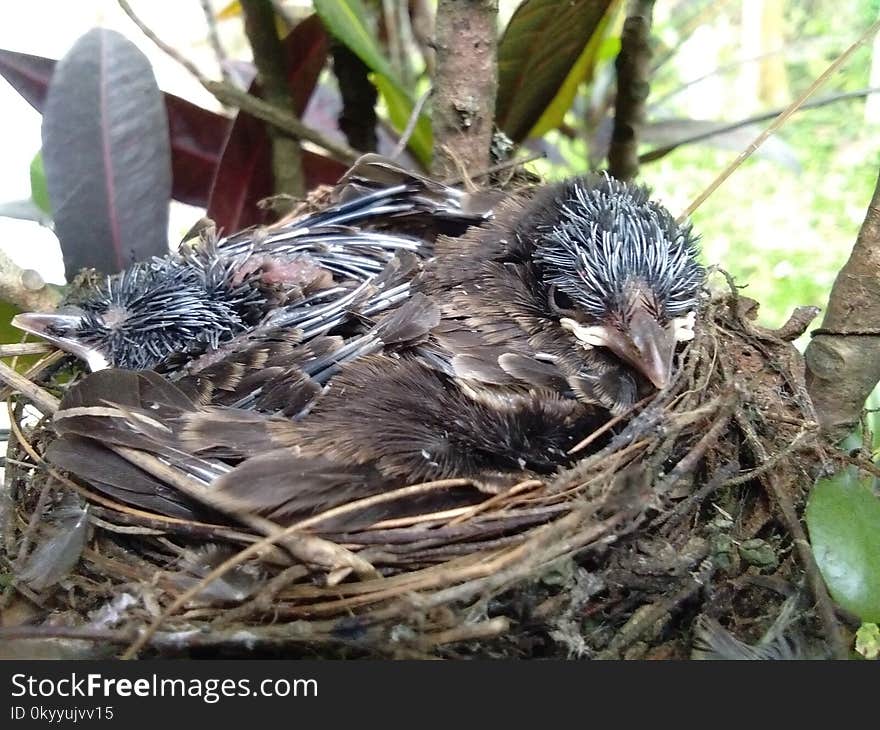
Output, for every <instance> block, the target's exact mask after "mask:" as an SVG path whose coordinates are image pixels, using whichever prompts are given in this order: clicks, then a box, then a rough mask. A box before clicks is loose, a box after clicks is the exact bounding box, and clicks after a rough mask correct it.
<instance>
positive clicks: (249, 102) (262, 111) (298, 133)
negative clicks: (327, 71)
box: [117, 0, 360, 164]
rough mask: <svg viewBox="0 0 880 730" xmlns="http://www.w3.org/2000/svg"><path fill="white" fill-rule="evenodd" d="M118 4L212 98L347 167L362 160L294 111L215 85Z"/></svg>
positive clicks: (123, 2)
mask: <svg viewBox="0 0 880 730" xmlns="http://www.w3.org/2000/svg"><path fill="white" fill-rule="evenodd" d="M117 2H118V3H119V7H121V8H122V10H123V11H124V12H125V14H126V15H128V17H129V18H130V19H131V20H132V22H133V23H134V24H135V25H137V27H138V28H140V30H141V32H142V33H143V34H144V35H145V36H146V37H147V38H149V39H150V40H151V41H153V43H155V44H156V45H157V46H158V47H159V48H160V49H162V50H163V51H164V52H165V53H167V54H168V55H169V56H171V58H173V59H174V60H175V61H177V62H178V63H179V64H180V65H181V66H183V67H184V68H185V69H186V70H187V71H189V72H190V73H191V74H192V75H193V76H195V77H196V79H197V80H198V81H199V83H200V84H201V85H202V86H204V87H205V89H207V90H208V91H209V92H210V93H211V94H213V95H214V97H215V98H216V99H217V101H219V102H220V103H221V104H225V105H227V106H235V107H238V108H239V109H240V110H241V111H243V112H247V113H248V114H250V115H251V116H254V117H256V118H257V119H262V120H263V121H264V122H268V123H269V124H272V125H274V126H276V127H277V128H278V129H280V130H282V131H284V132H288V133H290V134H292V135H293V136H294V137H296V138H297V139H300V140H308V141H309V142H312V143H314V144H316V145H318V146H319V147H321V148H323V149H325V150H327V152H329V153H330V154H331V155H333V157H335V158H336V159H337V160H339V161H341V162H345V163H346V164H351V163H353V162H354V161H355V160H357V159H358V157H360V153H359V152H358V151H357V150H353V149H352V148H351V147H348V146H347V145H344V144H339V143H338V142H334V141H333V140H332V139H329V138H328V137H325V136H324V135H323V134H321V133H320V132H319V131H317V130H315V129H312V128H311V127H309V126H307V125H305V124H303V123H302V121H300V119H299V117H298V116H296V114H294V113H293V112H292V111H289V110H286V109H279V108H278V107H276V106H273V105H272V104H269V103H267V102H265V101H263V100H262V99H258V98H257V97H256V96H253V95H252V94H248V93H247V92H246V91H242V90H241V89H239V88H237V87H236V86H234V85H232V84H229V83H226V82H223V81H213V80H212V79H209V78H207V77H206V76H205V75H204V74H203V73H202V72H201V71H199V69H198V67H197V66H196V65H195V64H194V63H193V62H192V61H190V60H189V59H187V58H186V57H185V56H183V55H182V54H181V53H179V52H178V51H177V50H176V49H175V48H173V47H172V46H169V45H168V44H167V43H165V41H163V40H162V39H161V38H159V36H157V35H156V34H155V33H154V32H153V31H152V30H151V29H150V28H149V26H147V25H146V24H145V23H144V22H143V21H142V20H141V19H140V18H139V17H138V16H137V15H136V14H135V12H134V11H133V10H132V9H131V5H129V4H128V2H127V0H117Z"/></svg>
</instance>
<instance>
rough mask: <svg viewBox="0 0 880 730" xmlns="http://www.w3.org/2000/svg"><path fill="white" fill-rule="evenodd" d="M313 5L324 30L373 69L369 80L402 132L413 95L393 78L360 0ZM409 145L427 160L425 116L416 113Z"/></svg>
mask: <svg viewBox="0 0 880 730" xmlns="http://www.w3.org/2000/svg"><path fill="white" fill-rule="evenodd" d="M314 7H315V12H316V13H317V14H318V15H319V16H320V17H321V20H322V21H323V23H324V26H325V27H326V28H327V30H329V31H330V32H331V33H332V34H333V35H334V36H335V37H336V38H338V39H339V40H340V41H342V42H343V43H344V44H345V45H346V46H347V47H348V48H349V49H350V50H351V51H353V52H354V53H355V54H356V55H357V56H358V58H360V59H361V61H363V62H364V63H365V64H366V65H367V67H368V68H369V69H370V70H371V71H373V75H372V81H373V83H374V84H375V85H376V88H377V89H378V90H379V93H380V94H381V95H382V98H383V99H384V100H385V104H386V105H387V106H388V115H389V117H390V119H391V123H392V124H393V125H394V127H395V129H396V130H397V131H398V132H402V131H403V130H404V129H405V128H406V124H407V122H408V121H409V118H410V115H411V114H412V110H413V107H414V106H415V99H414V98H413V96H412V94H411V93H410V92H408V91H407V90H406V89H405V88H404V86H403V84H402V83H401V82H400V79H398V78H397V76H396V75H395V73H394V69H393V68H392V67H391V64H390V63H389V62H388V59H386V58H385V56H384V54H383V53H382V48H381V47H380V46H379V43H378V42H377V40H376V38H375V36H374V34H373V33H371V32H370V30H369V29H368V28H367V24H366V17H367V11H366V8H365V7H364V5H363V3H362V2H361V1H360V0H315V2H314ZM409 147H410V149H411V150H412V151H413V152H414V153H415V155H416V157H418V158H419V161H420V162H421V163H422V164H425V165H427V164H428V163H429V162H430V160H431V147H432V142H431V124H430V122H429V120H428V118H427V117H426V116H424V115H421V116H420V117H419V121H418V123H417V124H416V129H415V131H414V133H413V135H412V137H411V138H410V141H409Z"/></svg>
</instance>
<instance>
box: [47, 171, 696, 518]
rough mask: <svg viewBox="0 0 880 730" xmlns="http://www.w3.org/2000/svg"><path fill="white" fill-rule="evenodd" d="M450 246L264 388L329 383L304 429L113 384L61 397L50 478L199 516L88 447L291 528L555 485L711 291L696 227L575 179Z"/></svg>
mask: <svg viewBox="0 0 880 730" xmlns="http://www.w3.org/2000/svg"><path fill="white" fill-rule="evenodd" d="M383 169H385V168H383ZM456 233H458V234H460V235H452V236H450V235H441V236H439V237H438V238H437V240H436V243H435V246H434V249H435V255H434V257H433V258H432V259H430V260H429V261H428V262H427V263H426V264H425V265H424V266H423V267H421V268H420V269H419V270H418V273H417V274H416V275H415V277H414V279H413V281H412V283H411V285H410V288H411V293H410V295H409V298H408V299H407V300H406V301H405V302H404V303H403V304H400V305H399V306H398V307H397V308H395V309H393V310H391V311H389V312H386V313H385V314H384V315H383V316H382V318H381V319H379V320H377V321H375V322H374V323H373V324H372V325H370V326H369V327H368V328H367V331H366V332H364V333H360V334H357V335H356V336H354V337H352V338H351V339H350V340H349V341H347V342H346V343H345V345H343V346H342V347H340V348H339V349H337V350H334V351H333V352H331V353H329V354H325V355H323V356H322V355H317V356H315V357H314V358H313V359H311V360H307V361H306V362H304V363H303V364H302V367H299V368H297V369H296V370H295V372H293V373H288V374H286V375H285V374H283V373H281V374H279V375H278V377H277V378H276V379H275V380H274V381H273V384H265V383H264V384H263V386H261V387H263V388H265V387H266V386H267V385H269V387H277V386H278V384H279V383H288V384H290V383H291V382H301V381H302V378H301V376H302V372H303V368H305V369H306V370H308V368H310V367H311V369H312V371H314V370H315V368H316V367H318V366H317V365H316V363H318V364H319V365H320V367H321V368H325V367H328V366H330V367H331V369H332V368H337V369H339V372H338V374H337V373H336V372H335V370H334V371H333V376H332V377H329V378H325V379H323V380H322V381H321V382H322V383H329V384H328V385H326V386H325V387H324V388H323V389H322V393H321V394H320V397H317V396H316V397H314V398H311V400H310V406H309V408H308V409H307V414H306V412H303V410H300V411H298V412H297V413H295V414H290V413H289V414H288V415H295V417H294V418H289V417H285V416H282V415H278V414H277V413H263V412H258V411H255V410H253V409H252V408H250V405H251V404H250V403H248V406H249V408H248V409H246V408H242V407H237V408H236V407H216V406H214V407H210V406H209V407H206V406H205V405H203V402H200V401H199V399H198V397H196V396H195V395H194V393H193V392H192V391H190V390H188V389H187V384H186V381H185V380H183V381H180V382H179V384H178V385H179V386H180V387H178V385H173V384H171V383H169V382H167V381H166V380H163V379H162V378H160V377H159V376H158V375H156V374H154V373H141V374H137V373H126V372H124V371H119V370H109V371H105V372H102V373H97V374H96V375H93V376H91V377H90V378H87V379H86V380H85V381H84V382H82V383H81V384H79V385H78V386H75V387H74V388H72V389H71V391H70V392H69V393H68V395H67V397H66V398H65V400H64V402H63V403H62V409H61V410H60V411H59V413H58V414H57V416H56V420H55V425H56V430H57V431H58V432H59V434H60V435H62V436H63V438H61V439H59V440H58V441H56V442H55V443H54V444H53V445H52V447H51V449H50V452H49V458H50V460H52V461H54V462H55V463H56V464H57V465H59V466H62V467H65V468H68V469H69V470H71V471H73V472H75V473H77V474H79V475H80V476H81V477H83V478H85V479H87V480H89V481H90V483H93V484H96V485H98V486H99V487H101V486H103V488H104V489H105V490H106V491H108V492H109V493H111V494H114V495H115V496H117V497H118V498H123V497H122V496H121V492H122V491H123V490H127V491H125V498H126V499H127V501H130V502H133V503H136V504H141V505H142V506H146V505H145V502H144V501H141V502H138V501H137V500H150V501H151V504H152V503H155V494H156V490H157V489H159V488H161V489H162V490H163V492H162V493H163V495H164V498H167V499H172V498H173V501H175V504H176V505H177V507H175V509H177V510H180V509H183V510H191V509H193V505H191V504H188V503H187V500H183V499H181V498H180V497H179V495H175V494H174V492H173V489H170V488H169V487H168V486H167V485H166V484H164V483H162V481H161V480H158V479H157V478H156V475H147V474H145V473H141V474H140V475H139V477H140V481H139V482H138V484H139V485H140V487H139V488H140V491H141V492H143V496H138V495H133V491H134V490H132V488H131V487H130V485H131V484H133V483H134V480H132V479H128V478H127V477H126V476H125V472H126V470H127V469H129V468H131V469H135V467H133V466H132V465H130V464H128V463H126V462H124V460H122V459H121V458H118V457H114V460H113V465H112V466H107V465H106V464H104V465H101V466H99V467H95V466H93V463H94V461H95V459H94V458H83V457H82V453H83V451H84V449H86V450H87V449H92V450H94V448H95V443H96V442H98V441H100V442H103V443H109V444H119V445H123V446H129V447H134V448H138V449H142V450H145V451H149V452H152V453H155V454H158V455H160V456H161V457H162V459H163V461H165V462H166V463H168V464H170V465H171V466H172V467H173V468H175V469H177V470H179V471H180V473H183V474H186V475H188V476H189V477H191V478H194V479H197V480H199V481H200V482H201V483H203V484H204V485H206V486H209V487H210V490H209V491H210V494H211V500H212V501H211V504H212V505H214V506H220V507H221V508H222V509H224V510H225V511H230V510H231V511H233V512H236V511H241V512H248V513H259V514H263V515H267V516H269V517H271V518H272V519H276V520H280V521H286V520H290V519H294V518H296V517H299V516H302V515H304V514H311V513H314V512H315V511H317V510H321V509H326V508H328V507H332V506H334V505H338V504H341V503H344V502H346V501H348V500H350V499H352V498H356V497H362V496H367V495H370V494H375V493H378V492H381V491H382V490H385V489H388V488H393V487H397V486H403V485H405V484H408V483H414V482H419V481H423V480H431V479H442V478H449V477H464V478H467V479H470V480H471V481H472V482H473V483H474V484H475V485H477V486H478V487H479V488H480V489H482V490H484V491H490V492H494V491H497V490H498V489H499V488H501V487H502V486H504V485H509V484H511V483H513V481H514V480H516V479H521V478H526V477H530V476H534V475H542V474H548V473H552V472H553V471H555V470H556V469H557V468H559V467H560V466H563V465H565V464H566V463H567V462H568V461H569V458H570V457H569V456H568V452H569V450H570V448H571V446H572V445H573V444H574V443H576V442H577V441H578V440H580V439H581V438H583V436H585V435H586V434H588V433H590V432H591V431H592V430H594V429H595V428H597V427H598V426H599V425H601V424H602V423H605V422H606V421H607V420H608V418H609V416H610V414H615V413H621V412H623V411H625V410H626V409H627V408H628V407H629V406H630V405H632V404H633V403H634V402H635V401H636V400H638V399H639V398H640V397H642V396H644V395H646V394H648V393H650V392H652V391H654V390H656V389H662V388H664V387H666V386H667V385H668V384H669V382H670V379H671V376H672V371H673V367H674V354H675V350H676V346H677V344H678V343H681V342H684V341H687V340H688V339H690V338H692V337H693V328H694V324H695V319H696V316H697V314H698V311H699V302H700V295H701V291H702V286H703V280H704V276H705V273H704V269H703V268H702V267H701V266H700V264H699V263H698V261H697V248H696V241H695V238H694V236H693V235H692V233H691V230H690V228H689V226H680V225H678V224H677V223H676V222H675V220H674V218H673V217H672V216H671V215H670V213H669V212H668V211H667V210H666V209H665V208H664V207H663V206H661V205H660V204H658V203H656V202H654V201H652V200H651V199H650V198H649V195H648V192H647V190H646V189H644V188H642V187H639V186H634V185H629V184H624V183H621V182H619V181H616V180H613V179H612V178H610V177H608V176H606V175H588V176H584V177H579V178H575V179H572V180H569V181H567V182H565V183H561V184H557V185H549V186H545V187H540V188H536V189H531V190H526V191H522V192H520V193H516V194H512V195H508V196H506V197H505V198H504V199H503V200H501V201H500V202H497V203H496V204H495V205H494V209H493V212H492V217H491V219H490V220H487V221H485V222H483V223H480V224H479V225H473V226H472V227H470V228H469V229H467V230H466V231H464V232H463V233H462V232H461V231H457V232H456ZM343 351H344V352H345V353H346V354H345V357H346V360H345V362H346V364H344V365H342V366H341V367H338V362H339V360H338V353H340V352H343ZM310 363H311V364H310ZM298 379H299V380H298ZM287 392H288V393H294V392H295V388H294V389H292V390H291V389H288V390H287ZM132 394H134V395H132ZM238 405H242V403H239V404H238ZM265 410H271V409H265ZM275 410H276V411H277V410H278V409H275ZM99 471H100V473H97V472H99ZM181 505H182V506H181Z"/></svg>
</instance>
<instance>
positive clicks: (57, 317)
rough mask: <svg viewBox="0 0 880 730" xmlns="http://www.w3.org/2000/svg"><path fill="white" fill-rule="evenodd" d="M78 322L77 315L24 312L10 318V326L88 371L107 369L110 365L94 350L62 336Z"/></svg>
mask: <svg viewBox="0 0 880 730" xmlns="http://www.w3.org/2000/svg"><path fill="white" fill-rule="evenodd" d="M80 321H81V318H80V316H79V315H78V314H66V313H62V312H55V313H52V314H46V313H44V312H25V313H23V314H16V315H15V316H14V317H13V318H12V326H13V327H18V329H20V330H24V331H25V332H28V333H30V334H32V335H36V336H37V337H40V338H41V339H44V340H46V341H47V342H51V343H52V344H53V345H55V346H56V347H57V348H58V349H60V350H64V352H69V353H70V354H71V355H74V356H75V357H78V358H79V359H80V360H83V361H84V362H85V363H86V365H88V366H89V370H91V371H92V372H95V371H96V370H103V369H104V368H107V367H109V366H110V363H109V362H108V361H107V358H106V357H104V355H103V354H101V353H100V352H98V351H97V350H96V349H94V348H93V347H89V346H88V345H86V344H85V343H83V342H81V341H79V340H78V339H76V337H73V336H70V335H65V334H62V333H64V332H75V331H76V328H77V327H78V326H79V324H80Z"/></svg>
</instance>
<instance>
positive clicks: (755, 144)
mask: <svg viewBox="0 0 880 730" xmlns="http://www.w3.org/2000/svg"><path fill="white" fill-rule="evenodd" d="M878 30H880V20H877V21H875V22H874V23H873V24H872V25H871V27H870V28H868V29H867V30H866V31H865V32H864V33H862V35H861V36H859V38H858V39H857V40H856V41H855V42H854V43H853V44H852V45H851V46H850V47H849V48H847V49H846V50H845V51H844V52H843V53H841V54H840V55H839V56H838V57H837V58H835V59H834V61H832V62H831V64H830V65H829V66H828V68H826V69H825V70H824V71H823V72H822V73H821V74H820V75H819V77H818V78H817V79H816V80H815V81H814V82H813V83H812V84H810V85H809V86H808V87H807V89H806V91H804V92H803V93H802V94H801V95H800V96H799V97H798V98H797V99H795V100H794V101H793V102H792V103H791V104H789V105H788V107H786V109H785V111H783V112H782V113H781V114H780V115H779V116H778V117H776V120H775V121H774V122H773V123H772V124H770V126H768V127H767V128H766V129H765V130H764V131H763V132H761V133H760V134H759V135H758V136H757V137H755V139H754V140H752V142H751V144H750V145H749V146H748V147H746V148H745V149H744V150H743V151H742V152H740V153H739V154H738V155H737V156H736V158H735V159H734V160H733V161H732V162H731V163H730V164H729V165H728V166H727V167H725V168H724V169H723V170H722V171H721V172H720V173H719V174H718V177H716V178H715V179H714V180H713V181H712V182H711V183H710V184H709V186H708V187H707V188H706V189H705V190H704V191H703V192H702V193H700V194H699V195H698V196H697V198H696V200H694V201H693V202H692V203H691V204H690V205H689V206H688V207H687V208H685V210H684V212H682V214H681V215H680V216H678V219H677V221H678V222H679V223H681V222H682V221H684V220H686V219H687V218H689V217H690V216H691V215H692V214H693V212H694V211H695V210H696V209H697V208H699V207H700V206H701V205H702V204H703V203H704V202H706V200H707V199H708V198H709V196H710V195H712V193H714V192H715V191H716V190H717V189H718V187H719V186H720V185H721V184H722V183H723V182H724V181H725V180H727V178H729V177H730V176H731V175H732V174H733V171H734V170H736V169H737V168H738V167H739V166H740V165H741V164H742V163H743V162H745V161H746V160H747V159H748V158H749V157H751V156H752V154H753V153H754V152H755V150H757V149H758V148H759V147H760V146H761V145H762V144H764V142H766V141H767V140H768V139H769V138H770V136H771V135H772V134H773V133H774V132H776V131H777V130H778V129H779V128H780V127H782V125H783V124H785V123H786V122H787V121H788V120H789V119H790V118H791V116H792V115H793V114H794V113H795V112H796V111H797V110H798V109H800V108H801V106H803V104H804V102H806V101H807V99H809V98H810V97H811V96H812V95H813V94H814V93H816V91H818V90H819V88H821V86H822V85H823V84H824V83H825V82H826V81H827V80H828V79H829V78H830V77H831V75H832V74H833V73H834V72H835V71H837V69H839V68H840V67H841V66H842V65H843V64H844V63H845V62H846V61H847V60H849V58H850V56H852V54H853V53H855V51H856V50H857V49H858V48H859V47H860V46H862V45H863V44H864V43H866V42H867V41H868V40H870V39H871V37H873V36H874V34H875V33H876V32H877V31H878Z"/></svg>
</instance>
